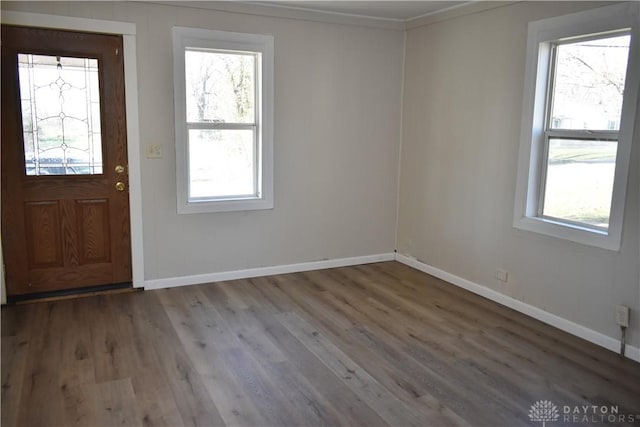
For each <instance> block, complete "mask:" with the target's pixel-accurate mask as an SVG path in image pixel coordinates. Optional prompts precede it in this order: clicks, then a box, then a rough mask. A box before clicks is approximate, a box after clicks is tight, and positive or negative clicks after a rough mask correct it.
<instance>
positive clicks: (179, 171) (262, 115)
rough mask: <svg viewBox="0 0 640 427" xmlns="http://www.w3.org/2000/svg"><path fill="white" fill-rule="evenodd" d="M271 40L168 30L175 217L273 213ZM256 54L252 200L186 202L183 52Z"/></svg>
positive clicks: (218, 32) (186, 141) (186, 163)
mask: <svg viewBox="0 0 640 427" xmlns="http://www.w3.org/2000/svg"><path fill="white" fill-rule="evenodd" d="M273 45H274V43H273V36H269V35H261V34H245V33H232V32H227V31H215V30H205V29H197V28H186V27H173V76H174V104H175V128H176V129H175V130H176V178H177V196H178V198H177V202H178V213H180V214H188V213H205V212H228V211H246V210H258V209H272V208H273V72H274V71H273V70H274V59H273V58H274V54H273ZM188 48H195V49H205V50H212V51H218V52H219V51H235V52H254V53H260V54H261V55H260V58H261V61H260V63H259V64H257V67H256V68H257V71H258V73H257V76H256V94H257V98H258V100H257V102H256V123H255V126H256V150H257V153H256V162H255V165H254V167H255V168H256V170H255V171H254V173H255V176H256V181H257V188H256V190H257V194H256V195H255V196H247V197H229V198H224V197H215V198H213V197H212V198H198V199H194V200H189V165H188V162H189V155H188V153H189V152H188V150H189V135H188V131H189V125H188V123H187V113H186V80H185V77H186V76H185V51H186V49H188Z"/></svg>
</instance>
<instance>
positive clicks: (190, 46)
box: [173, 27, 273, 213]
mask: <svg viewBox="0 0 640 427" xmlns="http://www.w3.org/2000/svg"><path fill="white" fill-rule="evenodd" d="M173 44H174V46H173V49H174V84H175V101H174V102H175V109H176V162H177V163H176V170H177V184H178V212H179V213H200V212H219V211H237V210H254V209H270V208H272V207H273V37H271V36H263V35H254V34H240V33H229V32H222V31H210V30H200V29H192V28H181V27H174V29H173Z"/></svg>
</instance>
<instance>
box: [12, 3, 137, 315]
mask: <svg viewBox="0 0 640 427" xmlns="http://www.w3.org/2000/svg"><path fill="white" fill-rule="evenodd" d="M0 19H1V22H2V24H7V25H20V26H28V27H39V28H48V29H56V30H71V31H83V32H87V33H102V34H116V35H121V36H122V45H123V59H124V91H125V116H126V120H127V155H128V161H129V221H130V223H131V267H132V271H131V273H132V282H133V287H134V288H141V287H143V286H144V252H143V239H142V232H143V229H142V176H141V156H140V134H139V126H138V74H137V66H136V24H134V23H131V22H119V21H105V20H100V19H85V18H77V17H70V16H61V15H46V14H40V13H30V12H14V11H5V10H3V11H2V15H1V17H0ZM1 242H2V236H1V234H0V303H2V304H6V302H7V295H6V289H5V273H4V262H3V261H2V246H1Z"/></svg>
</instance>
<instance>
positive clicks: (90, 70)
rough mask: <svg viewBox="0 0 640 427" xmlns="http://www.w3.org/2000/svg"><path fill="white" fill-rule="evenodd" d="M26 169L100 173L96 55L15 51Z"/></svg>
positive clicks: (32, 171)
mask: <svg viewBox="0 0 640 427" xmlns="http://www.w3.org/2000/svg"><path fill="white" fill-rule="evenodd" d="M18 77H19V80H20V100H21V107H22V131H23V138H24V154H25V162H26V165H25V167H26V173H27V175H78V174H81V175H82V174H84V175H87V174H101V173H102V142H101V137H100V135H101V132H100V99H99V87H98V60H97V59H91V58H67V57H56V56H45V55H31V54H19V55H18Z"/></svg>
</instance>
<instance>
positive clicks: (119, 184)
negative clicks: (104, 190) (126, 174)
mask: <svg viewBox="0 0 640 427" xmlns="http://www.w3.org/2000/svg"><path fill="white" fill-rule="evenodd" d="M124 188H125V185H124V182H122V181H118V182H116V190H118V191H124Z"/></svg>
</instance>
